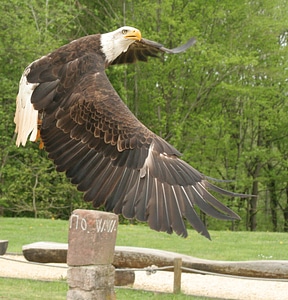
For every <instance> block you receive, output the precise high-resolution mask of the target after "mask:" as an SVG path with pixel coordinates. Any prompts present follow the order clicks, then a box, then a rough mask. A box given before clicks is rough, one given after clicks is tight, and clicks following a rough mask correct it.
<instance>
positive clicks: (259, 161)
mask: <svg viewBox="0 0 288 300" xmlns="http://www.w3.org/2000/svg"><path fill="white" fill-rule="evenodd" d="M2 6H3V10H2V11H1V12H0V14H1V18H0V19H1V21H0V22H1V23H0V28H1V31H0V32H1V33H0V35H1V38H0V65H1V71H0V72H1V73H0V90H1V93H0V101H1V107H0V118H1V121H2V122H1V124H0V131H1V133H2V139H1V141H0V149H1V152H0V161H1V167H0V181H1V187H0V206H2V207H4V208H5V209H4V212H5V214H7V215H26V216H43V217H44V216H45V217H49V218H50V217H53V216H54V217H56V218H67V216H68V215H69V212H70V211H71V209H73V208H74V207H78V206H79V205H85V204H84V203H83V202H81V197H82V196H81V194H80V193H78V192H76V190H75V188H73V187H71V185H70V183H69V182H68V181H67V180H66V179H65V177H64V175H63V174H57V173H56V171H55V170H54V167H53V165H52V163H51V162H50V161H49V160H47V158H46V155H45V154H44V153H43V152H41V151H40V152H39V150H38V149H37V146H36V145H31V143H29V144H27V146H26V148H25V149H22V148H21V149H16V147H15V146H14V137H13V130H14V125H13V122H12V120H13V114H14V109H15V106H14V101H15V100H14V99H15V96H16V94H17V85H18V81H19V78H20V76H21V72H22V70H23V68H24V67H25V66H26V65H27V64H29V63H30V62H31V61H33V60H35V59H36V58H38V57H39V56H42V55H43V54H46V53H48V52H49V51H51V50H52V49H55V48H57V47H59V46H60V45H62V44H64V43H66V42H68V41H70V40H72V39H74V38H77V37H80V36H82V35H84V34H92V33H95V32H105V31H109V30H113V29H115V28H116V27H119V26H122V25H123V24H127V25H131V26H135V27H138V28H139V29H141V32H142V35H143V36H144V37H147V38H149V39H152V40H156V41H159V42H161V43H163V44H164V45H165V46H167V47H170V48H173V47H175V46H177V45H178V44H181V43H183V42H185V41H186V40H187V39H188V38H190V37H191V36H195V37H196V38H197V44H196V46H195V47H194V48H192V49H189V51H187V52H186V53H184V54H181V55H175V56H172V55H169V56H168V55H164V56H163V57H162V58H159V59H150V60H149V63H148V64H145V63H139V64H137V65H131V66H117V67H112V68H110V69H109V70H108V71H107V73H108V75H109V78H110V80H111V81H112V83H113V85H114V87H115V89H116V90H117V91H118V93H119V94H120V95H121V97H122V98H123V100H124V101H125V102H126V103H127V104H128V106H129V107H130V108H131V110H132V111H133V112H134V113H135V114H136V115H137V117H138V118H139V119H140V120H141V121H142V122H143V123H144V124H145V125H147V126H148V127H149V128H150V129H152V130H153V131H155V132H156V133H157V134H159V135H161V136H162V137H164V138H165V139H167V140H168V141H169V142H170V143H172V144H173V145H174V146H175V147H176V148H177V149H178V150H180V151H181V152H182V153H183V158H184V159H185V160H186V161H187V162H189V163H191V164H192V165H193V166H194V167H195V168H197V169H199V170H200V171H201V172H202V173H204V174H206V175H208V176H210V177H214V178H219V179H225V180H226V179H230V180H232V181H230V182H224V183H219V185H221V186H222V187H224V188H227V189H230V190H233V191H235V192H243V193H255V194H257V196H258V197H257V198H256V199H255V198H248V199H246V200H243V199H221V200H223V202H224V203H226V204H227V205H229V206H230V207H231V208H232V209H234V210H236V211H237V212H238V213H239V215H240V216H241V217H242V221H241V222H238V223H237V224H234V225H233V228H234V229H238V230H243V229H250V230H256V229H260V230H275V231H283V230H284V231H288V196H287V195H288V192H287V191H288V184H287V182H288V178H287V167H288V165H287V156H288V152H287V150H286V149H288V147H287V143H288V140H287V133H286V131H287V130H286V128H287V118H286V115H287V103H286V102H287V101H286V99H287V93H288V91H287V70H288V68H287V61H288V59H287V58H288V53H287V36H288V35H287V27H288V22H287V13H288V11H287V7H288V6H287V1H286V0H285V1H283V0H281V1H280V0H277V1H268V0H264V1H261V2H259V1H242V2H241V1H240V2H239V1H230V0H229V1H228V0H224V1H220V2H219V1H214V0H213V1H209V2H205V3H204V2H203V1H200V0H195V1H186V0H177V1H175V0H167V1H165V2H163V1H156V2H155V1H151V0H145V1H139V2H136V1H131V0H125V1H124V0H123V1H114V0H110V1H100V0H99V1H98V0H97V1H92V2H91V1H88V0H83V1H80V2H79V1H78V2H76V3H75V2H74V1H71V0H65V1H64V0H63V1H54V0H50V1H49V2H48V1H34V0H31V1H28V0H25V1H18V0H9V1H8V0H4V2H3V4H2ZM207 222H208V225H209V226H210V227H212V228H217V229H221V228H227V226H228V227H230V226H231V224H228V225H227V223H222V222H221V223H219V222H218V221H215V220H212V219H207ZM223 224H225V225H223Z"/></svg>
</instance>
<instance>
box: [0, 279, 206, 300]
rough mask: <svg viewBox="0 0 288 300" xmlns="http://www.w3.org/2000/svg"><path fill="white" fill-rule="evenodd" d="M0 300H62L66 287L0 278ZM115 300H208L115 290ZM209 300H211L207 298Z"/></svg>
mask: <svg viewBox="0 0 288 300" xmlns="http://www.w3.org/2000/svg"><path fill="white" fill-rule="evenodd" d="M0 286H1V288H0V299H7V300H8V299H9V300H14V299H15V300H16V299H17V300H18V299H19V300H20V299H21V300H31V299H33V300H34V299H42V300H46V299H47V300H50V299H53V300H58V299H59V300H64V299H66V294H67V285H66V282H65V281H58V282H55V281H54V282H51V281H36V280H27V279H25V280H24V279H11V278H0ZM115 292H116V297H117V300H127V299H129V300H143V299H144V300H145V299H152V300H158V299H161V300H185V299H186V300H188V299H191V300H192V299H193V300H197V299H199V300H205V299H208V298H204V297H194V296H188V295H184V294H179V295H173V294H163V293H154V292H146V291H138V290H133V289H123V288H116V289H115ZM209 299H210V300H211V298H209Z"/></svg>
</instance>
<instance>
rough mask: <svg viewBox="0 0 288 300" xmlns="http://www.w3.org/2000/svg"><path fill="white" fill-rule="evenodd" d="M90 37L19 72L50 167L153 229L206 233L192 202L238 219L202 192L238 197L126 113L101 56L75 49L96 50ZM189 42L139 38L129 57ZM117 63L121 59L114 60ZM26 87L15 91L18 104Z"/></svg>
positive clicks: (93, 197) (92, 196) (91, 197)
mask: <svg viewBox="0 0 288 300" xmlns="http://www.w3.org/2000/svg"><path fill="white" fill-rule="evenodd" d="M90 39H91V40H90ZM92 39H93V37H85V38H83V39H81V40H80V41H79V40H78V41H75V42H73V43H71V44H69V45H66V46H64V47H61V48H60V49H58V50H56V51H55V52H52V53H51V54H49V55H48V56H45V57H42V58H41V59H40V60H38V61H35V62H34V63H32V64H31V65H30V66H29V67H28V68H27V69H26V71H25V73H24V75H23V76H24V77H23V78H24V79H25V80H26V85H27V86H28V87H29V91H28V95H29V97H31V102H32V104H33V106H34V108H35V109H37V110H38V111H39V113H41V115H42V125H41V138H42V140H43V142H44V145H45V149H46V151H48V153H49V154H48V155H49V157H50V158H51V159H52V160H53V161H54V163H55V165H56V168H57V170H58V171H61V172H66V175H67V177H68V178H70V179H71V182H72V183H74V184H76V185H77V188H78V190H80V191H83V192H84V193H85V195H84V199H85V201H92V202H93V205H94V206H95V207H99V206H100V205H102V204H104V205H105V207H106V209H107V210H109V211H114V212H115V213H117V214H118V213H122V214H123V215H124V217H126V218H136V219H138V220H140V221H147V222H148V224H149V226H150V227H151V228H153V229H155V230H158V231H166V232H168V233H172V232H173V231H175V232H176V233H177V234H179V235H182V236H184V237H185V236H187V231H186V227H185V224H184V219H187V220H188V221H189V222H190V223H191V225H192V226H193V227H194V228H195V229H196V230H197V231H198V232H199V233H201V234H202V235H204V236H206V237H208V238H210V236H209V233H208V231H207V229H206V228H205V226H204V224H203V223H202V221H201V220H200V218H199V216H198V215H197V213H196V210H195V207H198V208H199V209H200V210H202V211H203V212H205V213H206V214H208V215H211V216H213V217H215V218H218V219H224V220H233V219H239V217H238V216H237V215H236V214H235V213H234V212H232V211H231V210H230V209H229V208H227V207H226V206H224V205H223V204H221V203H220V202H219V201H217V200H216V199H215V198H214V196H212V195H211V194H210V193H209V192H208V189H212V190H215V191H217V192H220V193H223V194H226V195H230V196H245V195H241V194H234V193H231V192H228V191H224V190H221V189H219V188H218V187H216V186H214V185H212V184H210V183H209V182H208V181H207V180H206V179H205V177H204V176H203V175H202V174H201V173H200V172H198V171H197V170H195V169H194V168H192V167H191V166H190V165H188V164H187V163H186V162H184V161H183V160H181V159H180V158H179V156H180V153H179V152H178V151H177V150H176V149H175V148H174V147H172V146H171V145H170V144H169V143H167V142H166V141H164V140H163V139H162V138H160V137H159V136H157V135H156V134H154V133H153V132H151V131H150V130H149V129H147V128H146V127H145V126H144V125H143V124H142V123H141V122H140V121H139V120H138V119H137V118H136V117H135V116H134V115H133V114H132V113H131V112H130V110H129V109H128V108H127V106H126V105H125V104H124V103H123V102H122V100H121V99H120V97H119V96H118V94H117V93H116V92H115V90H114V88H113V87H112V85H111V83H110V82H109V80H108V78H107V76H106V74H105V69H104V68H105V57H104V56H103V54H102V53H100V52H99V51H98V52H97V51H88V52H87V51H84V50H83V49H82V48H81V45H82V44H83V43H82V42H83V41H84V40H85V43H86V44H87V43H88V44H89V45H90V47H92V49H93V48H95V49H99V39H97V38H96V39H95V41H97V42H95V43H94V42H93V40H92ZM93 43H94V44H93ZM97 43H98V44H97ZM193 43H194V40H190V41H189V42H188V43H187V44H186V45H184V46H181V47H178V48H175V49H172V50H168V49H166V48H164V47H163V46H162V45H160V44H158V43H155V42H151V41H147V40H142V41H141V42H139V43H135V47H134V46H133V47H134V48H133V47H132V49H131V51H133V53H134V56H133V55H132V57H134V58H135V57H136V59H138V60H145V59H146V58H147V56H154V54H155V53H157V52H159V51H160V52H162V51H165V52H167V51H168V52H169V51H170V52H171V53H178V52H181V51H183V50H185V49H186V48H187V47H189V46H191V44H193ZM133 45H134V44H133ZM143 45H144V48H143ZM128 52H129V51H127V53H126V54H127V55H128V54H129V55H130V56H131V52H130V53H128ZM129 55H128V56H129ZM128 56H127V57H128ZM122 62H127V60H126V58H121V61H120V58H119V61H117V60H116V61H114V63H122ZM128 62H132V61H128ZM30 85H31V86H30ZM23 86H24V84H23ZM26 91H27V90H25V89H24V91H23V93H22V94H21V93H20V95H19V99H20V100H19V101H21V99H22V98H21V97H22V95H24V94H25V93H26ZM20 96H21V97H20ZM17 101H18V100H17ZM24 140H25V139H24Z"/></svg>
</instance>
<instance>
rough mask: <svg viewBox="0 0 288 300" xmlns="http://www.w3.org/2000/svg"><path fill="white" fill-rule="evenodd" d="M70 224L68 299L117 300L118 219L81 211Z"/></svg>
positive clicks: (89, 211) (96, 212)
mask: <svg viewBox="0 0 288 300" xmlns="http://www.w3.org/2000/svg"><path fill="white" fill-rule="evenodd" d="M69 224H70V225H69V242H68V253H67V264H68V266H69V269H68V272H67V282H68V286H69V290H68V292H67V300H76V299H77V300H84V299H85V300H92V299H97V300H98V299H99V300H102V299H105V300H112V299H116V296H115V291H114V275H115V269H114V267H113V266H112V262H113V258H114V248H115V242H116V236H117V226H118V216H117V215H115V214H113V213H106V212H101V211H96V210H82V209H77V210H74V211H73V213H72V215H71V217H70V221H69Z"/></svg>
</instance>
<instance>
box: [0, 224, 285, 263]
mask: <svg viewBox="0 0 288 300" xmlns="http://www.w3.org/2000/svg"><path fill="white" fill-rule="evenodd" d="M68 227H69V226H68V221H61V220H47V219H29V218H0V239H3V240H4V239H7V240H9V246H8V250H7V252H14V253H22V246H23V245H25V244H30V243H33V242H38V241H53V242H61V243H67V235H68ZM210 234H211V237H212V241H209V240H207V239H205V238H204V237H203V236H201V235H199V234H197V233H196V232H195V231H193V230H189V236H188V238H186V239H183V238H181V237H179V236H177V235H175V234H172V235H169V234H166V233H162V232H156V231H154V230H151V229H150V228H148V226H146V225H137V226H135V225H120V226H119V228H118V235H117V242H116V243H117V245H119V246H134V247H146V248H155V249H162V250H166V251H174V252H178V253H183V254H187V255H191V256H195V257H199V258H204V259H215V260H233V261H236V260H259V259H276V260H282V259H283V260H288V251H287V246H288V239H287V233H274V232H243V231H242V232H231V231H212V230H211V231H210Z"/></svg>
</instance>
